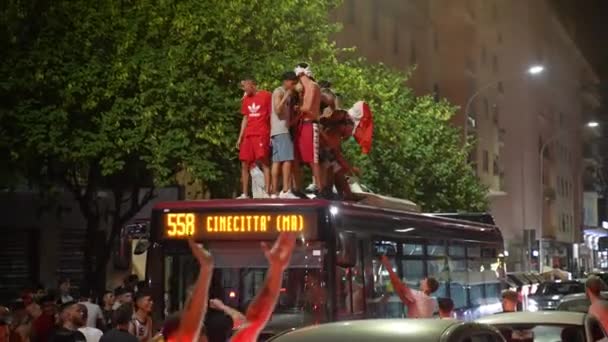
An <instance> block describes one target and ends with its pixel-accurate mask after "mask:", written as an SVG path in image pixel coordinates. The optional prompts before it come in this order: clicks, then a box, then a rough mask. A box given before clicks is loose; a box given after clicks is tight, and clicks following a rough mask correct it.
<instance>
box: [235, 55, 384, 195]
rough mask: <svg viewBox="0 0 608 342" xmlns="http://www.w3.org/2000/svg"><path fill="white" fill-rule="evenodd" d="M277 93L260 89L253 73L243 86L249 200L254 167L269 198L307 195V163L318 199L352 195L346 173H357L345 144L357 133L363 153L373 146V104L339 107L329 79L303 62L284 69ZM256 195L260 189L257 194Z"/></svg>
mask: <svg viewBox="0 0 608 342" xmlns="http://www.w3.org/2000/svg"><path fill="white" fill-rule="evenodd" d="M281 81H282V84H281V86H279V87H277V88H276V89H274V91H273V92H272V93H270V92H268V91H265V90H260V89H258V88H257V82H256V80H255V78H254V77H244V78H243V80H242V81H241V87H242V90H243V91H244V95H243V98H242V103H241V113H242V114H243V120H242V122H241V128H240V132H239V136H238V140H237V143H236V147H237V149H238V150H239V159H240V161H241V184H242V194H241V195H240V196H239V197H238V198H240V199H246V198H249V197H250V195H249V183H250V173H251V170H256V169H258V168H259V169H261V170H262V171H263V175H264V181H263V185H262V186H261V187H262V191H261V192H260V193H261V194H260V195H259V197H264V198H287V199H290V198H305V195H304V193H303V190H304V189H303V188H302V166H305V165H307V166H309V167H310V169H311V171H312V175H313V184H312V187H310V188H308V189H307V190H308V191H310V192H313V193H314V194H315V195H316V196H317V197H319V196H321V197H330V198H331V197H333V196H334V188H335V189H336V190H337V192H338V195H339V196H340V197H341V198H343V199H350V198H351V197H352V194H351V192H350V187H349V186H348V183H347V179H346V177H347V176H348V175H354V174H358V173H359V170H358V169H357V168H355V167H352V166H351V165H350V164H349V163H348V162H347V160H346V159H345V158H344V156H343V155H342V148H341V145H342V142H343V141H344V140H345V139H348V138H349V137H351V136H353V135H354V137H355V140H356V141H357V142H358V143H359V144H360V145H361V148H362V152H363V153H368V152H369V150H370V148H371V139H372V131H373V122H372V114H371V111H370V109H369V106H368V105H367V104H366V103H365V102H363V101H359V102H357V103H355V105H354V106H353V107H352V108H350V109H349V110H344V109H342V108H341V107H340V100H339V96H338V94H337V93H335V92H334V91H333V90H332V89H331V83H329V82H327V81H321V82H318V83H317V82H316V80H315V78H314V77H313V73H312V71H311V69H310V66H309V65H308V64H306V63H300V64H298V65H297V66H296V67H295V69H294V70H293V71H288V72H285V73H284V74H283V76H282V78H281ZM254 193H255V192H254Z"/></svg>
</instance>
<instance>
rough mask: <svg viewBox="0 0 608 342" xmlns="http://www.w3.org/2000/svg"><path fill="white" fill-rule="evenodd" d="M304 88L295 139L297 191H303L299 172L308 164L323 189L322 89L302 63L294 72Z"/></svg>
mask: <svg viewBox="0 0 608 342" xmlns="http://www.w3.org/2000/svg"><path fill="white" fill-rule="evenodd" d="M294 72H295V74H296V76H298V78H299V80H300V83H301V84H302V87H303V96H302V106H301V107H300V114H299V118H298V119H299V120H298V126H297V128H296V134H295V138H294V143H295V151H296V160H297V162H296V163H295V164H294V166H295V168H294V174H295V175H296V185H297V186H296V187H297V190H301V189H302V177H301V173H300V171H299V169H300V165H301V164H308V165H310V168H311V169H312V175H313V177H314V182H315V187H314V189H313V190H315V192H318V190H320V189H323V183H322V181H323V180H322V179H321V167H320V165H319V118H320V110H321V89H320V88H319V85H318V84H317V83H316V82H315V81H314V79H313V78H312V71H311V70H310V67H309V66H308V64H307V63H300V64H298V65H297V66H296V67H295V70H294Z"/></svg>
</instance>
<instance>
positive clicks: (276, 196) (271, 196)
mask: <svg viewBox="0 0 608 342" xmlns="http://www.w3.org/2000/svg"><path fill="white" fill-rule="evenodd" d="M270 198H272V199H277V198H279V195H277V194H272V195H270Z"/></svg>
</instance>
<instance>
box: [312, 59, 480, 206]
mask: <svg viewBox="0 0 608 342" xmlns="http://www.w3.org/2000/svg"><path fill="white" fill-rule="evenodd" d="M325 65H328V66H331V67H329V68H326V69H325V68H323V69H322V74H323V75H328V76H327V77H330V78H331V79H332V80H335V82H333V83H334V84H335V87H336V89H337V90H338V92H340V93H343V94H344V95H345V97H346V99H345V100H346V101H345V102H346V103H348V104H350V103H353V102H355V101H356V100H357V99H365V100H366V101H367V102H369V104H370V107H371V109H372V111H373V113H374V145H373V147H372V152H371V153H370V154H369V155H368V156H364V155H361V153H360V152H359V151H360V149H359V148H358V146H356V144H354V143H353V142H352V141H351V142H350V143H349V144H348V145H347V153H348V155H349V157H350V159H351V160H353V161H355V163H356V164H357V165H359V166H360V168H362V169H363V171H364V173H363V174H362V180H363V183H365V184H366V185H368V186H370V187H371V188H372V189H373V190H375V191H377V192H379V193H382V194H387V195H391V196H395V197H399V198H407V199H409V200H412V201H414V202H416V203H417V204H419V205H420V206H421V208H422V209H423V210H424V211H429V212H437V211H444V212H447V211H482V210H485V209H486V206H487V200H486V193H487V190H486V188H485V187H484V186H483V185H482V184H481V183H480V182H479V180H478V179H477V177H476V176H475V174H474V172H473V169H472V168H471V166H470V165H469V163H468V161H467V157H468V151H469V148H470V146H466V147H465V148H462V142H461V140H460V139H461V138H460V137H461V135H460V133H459V131H458V130H457V129H456V128H454V127H452V126H451V125H450V124H449V119H450V118H451V117H452V116H453V115H454V113H455V110H456V108H455V107H454V106H452V105H450V104H449V103H448V102H447V101H446V100H440V101H435V99H434V98H433V97H432V96H422V97H418V96H415V95H414V93H413V92H412V90H411V89H410V88H408V87H407V85H406V81H407V76H408V75H407V74H404V73H400V72H397V71H394V70H391V69H390V68H388V67H386V66H384V65H366V64H365V63H364V62H363V61H361V60H354V59H353V60H350V61H342V62H337V61H336V62H334V63H326V64H325ZM325 65H324V66H325Z"/></svg>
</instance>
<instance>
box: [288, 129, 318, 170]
mask: <svg viewBox="0 0 608 342" xmlns="http://www.w3.org/2000/svg"><path fill="white" fill-rule="evenodd" d="M294 145H295V146H294V147H295V152H296V158H297V159H298V160H299V161H300V162H302V163H307V164H311V163H315V164H317V163H319V124H316V123H313V122H312V121H304V122H302V123H301V124H300V125H299V126H298V128H297V130H296V136H295V139H294Z"/></svg>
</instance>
